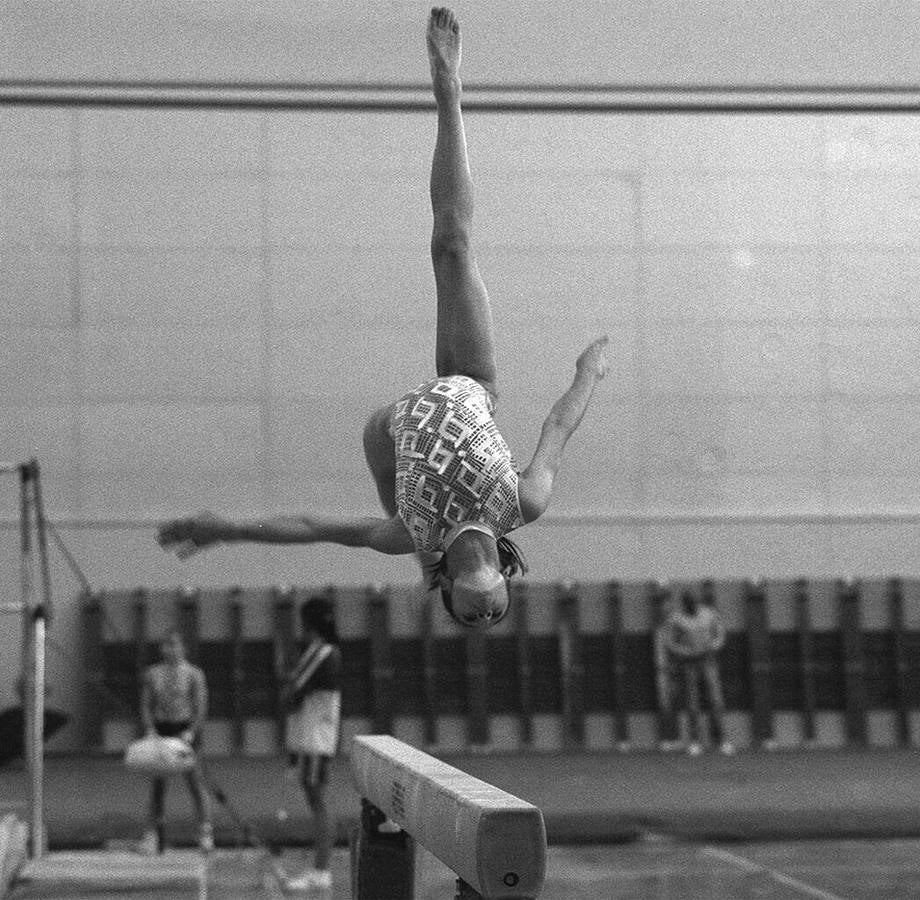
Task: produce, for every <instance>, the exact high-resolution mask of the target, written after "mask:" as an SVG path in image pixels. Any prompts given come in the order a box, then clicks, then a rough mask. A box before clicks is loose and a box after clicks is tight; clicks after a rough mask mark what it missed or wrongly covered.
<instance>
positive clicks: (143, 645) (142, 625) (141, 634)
mask: <svg viewBox="0 0 920 900" xmlns="http://www.w3.org/2000/svg"><path fill="white" fill-rule="evenodd" d="M131 636H132V639H133V641H134V678H135V681H134V685H135V691H134V695H133V697H132V703H134V702H135V701H136V699H137V698H139V697H140V692H141V686H142V685H143V683H144V669H145V668H146V667H147V665H148V664H149V663H150V660H149V659H148V653H147V639H148V638H147V591H146V590H145V589H144V588H137V589H136V590H135V591H134V593H133V594H132V595H131ZM135 727H136V729H137V733H138V734H140V732H141V729H142V728H143V725H142V724H141V721H140V716H137V721H136V723H135Z"/></svg>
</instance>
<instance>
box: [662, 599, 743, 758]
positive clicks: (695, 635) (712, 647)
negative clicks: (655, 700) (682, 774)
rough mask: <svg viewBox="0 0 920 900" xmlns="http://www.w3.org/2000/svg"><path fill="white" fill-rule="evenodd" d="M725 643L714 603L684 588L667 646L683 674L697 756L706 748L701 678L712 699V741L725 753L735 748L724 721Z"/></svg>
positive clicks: (692, 748)
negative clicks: (702, 600) (720, 659)
mask: <svg viewBox="0 0 920 900" xmlns="http://www.w3.org/2000/svg"><path fill="white" fill-rule="evenodd" d="M724 644H725V625H724V624H723V622H722V617H721V616H720V615H719V613H718V611H717V610H716V609H715V607H714V606H705V605H703V604H702V603H700V602H699V600H698V599H697V598H696V597H695V596H694V595H693V593H692V592H691V591H684V592H683V593H682V594H681V598H680V606H679V608H678V609H675V610H674V611H673V612H672V613H671V616H670V618H669V620H668V650H669V651H670V653H671V654H672V656H673V658H674V659H675V661H676V663H677V665H678V667H679V669H680V672H681V675H682V676H683V678H682V680H683V686H684V695H685V701H686V704H687V715H688V717H689V720H690V721H689V723H688V724H689V727H690V743H689V744H688V746H687V752H688V753H689V754H690V755H691V756H698V755H699V754H700V753H702V752H703V746H702V744H701V731H702V728H701V726H702V719H703V715H702V712H701V709H700V682H701V681H702V682H703V683H704V684H705V687H706V694H707V700H708V701H709V714H710V729H711V732H712V739H713V742H714V743H715V744H717V745H718V746H719V750H720V751H721V752H722V753H724V754H726V755H731V754H733V753H734V752H735V748H734V747H733V746H732V744H731V743H730V742H728V741H727V740H726V739H725V730H724V725H723V717H724V714H725V699H724V697H723V694H722V681H721V678H720V675H719V663H718V659H717V655H718V653H719V651H720V650H721V649H722V647H723V645H724Z"/></svg>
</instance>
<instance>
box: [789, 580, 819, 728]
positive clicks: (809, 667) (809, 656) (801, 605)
mask: <svg viewBox="0 0 920 900" xmlns="http://www.w3.org/2000/svg"><path fill="white" fill-rule="evenodd" d="M794 602H795V622H796V631H797V632H798V645H799V673H798V674H799V686H800V691H801V693H800V701H801V710H802V738H803V741H804V743H805V744H806V745H808V746H812V745H814V744H815V742H816V740H817V730H816V724H815V651H814V640H813V638H812V628H811V610H810V608H809V601H808V582H807V581H806V580H805V579H804V578H799V579H797V580H796V582H795V588H794Z"/></svg>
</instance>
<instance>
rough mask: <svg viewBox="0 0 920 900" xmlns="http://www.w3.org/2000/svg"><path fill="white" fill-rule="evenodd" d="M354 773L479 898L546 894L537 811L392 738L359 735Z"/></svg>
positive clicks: (368, 795) (361, 789)
mask: <svg viewBox="0 0 920 900" xmlns="http://www.w3.org/2000/svg"><path fill="white" fill-rule="evenodd" d="M351 767H352V775H353V778H354V781H355V786H356V788H357V791H358V793H359V795H360V796H361V797H362V799H363V800H364V801H366V802H367V803H368V804H369V805H371V806H373V807H376V808H377V809H378V810H379V811H380V813H381V814H382V815H383V816H385V817H386V818H387V819H390V820H392V821H393V822H395V823H396V824H397V825H398V826H399V827H400V828H402V829H403V830H404V831H405V832H407V833H408V834H409V835H411V837H412V838H413V840H414V841H415V842H416V843H418V844H420V845H421V846H423V847H425V848H426V849H427V850H428V851H429V852H431V853H432V854H433V855H434V856H436V857H437V858H438V859H440V860H441V862H443V863H444V864H445V865H446V866H448V868H450V869H451V870H452V871H453V872H454V873H455V874H456V875H457V876H458V878H459V879H460V881H461V882H463V883H464V885H465V886H468V887H469V888H470V889H471V890H472V891H474V892H475V894H474V895H473V896H475V895H477V894H478V895H479V896H481V897H483V898H485V900H493V898H496V900H498V898H504V900H512V898H513V900H532V898H535V897H538V896H539V894H540V891H541V890H542V888H543V881H544V878H545V875H546V828H545V826H544V823H543V814H542V813H541V812H540V810H539V809H538V808H537V807H536V806H534V805H533V804H531V803H527V802H526V801H525V800H521V799H519V798H518V797H515V796H514V795H512V794H509V793H507V792H505V791H503V790H501V789H499V788H497V787H494V786H493V785H491V784H488V783H486V782H484V781H480V780H479V779H478V778H474V777H473V776H471V775H468V774H467V773H465V772H461V771H460V770H459V769H455V768H454V767H453V766H449V765H447V763H444V762H442V761H441V760H438V759H435V758H434V757H432V756H429V755H428V754H427V753H423V752H422V751H421V750H418V749H416V748H415V747H411V746H409V745H408V744H405V743H403V742H402V741H399V740H397V739H396V738H393V737H391V736H389V735H360V736H358V737H356V738H355V739H354V741H353V743H352V751H351ZM362 831H363V829H362ZM356 863H357V864H358V865H359V866H360V864H361V863H362V859H361V857H360V855H358V856H357V858H356ZM360 879H361V873H360V872H357V873H355V874H353V881H356V880H360ZM356 896H357V895H356ZM407 896H411V895H407ZM361 900H365V898H364V897H362V898H361Z"/></svg>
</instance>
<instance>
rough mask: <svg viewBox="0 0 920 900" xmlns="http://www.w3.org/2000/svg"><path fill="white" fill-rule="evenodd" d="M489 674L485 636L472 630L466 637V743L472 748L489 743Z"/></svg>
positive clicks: (481, 632)
mask: <svg viewBox="0 0 920 900" xmlns="http://www.w3.org/2000/svg"><path fill="white" fill-rule="evenodd" d="M488 691H489V673H488V667H487V664H486V634H485V632H484V631H479V630H473V631H469V632H468V633H467V635H466V696H467V720H466V722H467V733H466V736H467V741H468V742H469V743H470V744H472V745H473V746H480V747H482V746H485V745H486V744H488V743H489V737H490V735H489V708H488Z"/></svg>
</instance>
